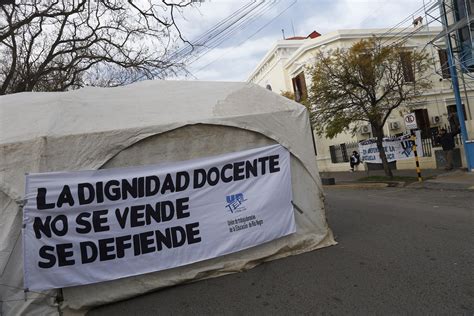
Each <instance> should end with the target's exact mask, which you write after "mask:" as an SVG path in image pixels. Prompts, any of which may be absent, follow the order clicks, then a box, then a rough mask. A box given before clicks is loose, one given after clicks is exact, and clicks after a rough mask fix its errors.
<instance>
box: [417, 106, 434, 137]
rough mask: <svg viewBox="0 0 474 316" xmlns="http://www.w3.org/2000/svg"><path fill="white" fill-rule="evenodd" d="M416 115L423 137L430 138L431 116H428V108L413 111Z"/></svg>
mask: <svg viewBox="0 0 474 316" xmlns="http://www.w3.org/2000/svg"><path fill="white" fill-rule="evenodd" d="M413 112H414V113H415V117H416V124H417V125H418V129H419V130H420V131H421V138H430V137H431V130H430V117H429V116H428V110H427V109H418V110H415V111H413Z"/></svg>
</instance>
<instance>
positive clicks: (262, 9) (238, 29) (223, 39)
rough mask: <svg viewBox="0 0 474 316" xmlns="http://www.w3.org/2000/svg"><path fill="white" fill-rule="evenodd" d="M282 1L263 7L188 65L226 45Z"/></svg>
mask: <svg viewBox="0 0 474 316" xmlns="http://www.w3.org/2000/svg"><path fill="white" fill-rule="evenodd" d="M279 1H280V0H278V1H276V2H275V1H272V2H269V6H267V7H263V8H261V10H260V12H257V14H256V15H254V16H251V17H249V18H248V19H247V20H243V21H242V22H241V24H240V25H239V26H240V27H239V28H235V29H232V30H231V31H229V32H228V33H226V34H225V37H224V38H221V40H220V41H218V42H217V43H214V45H213V46H212V47H210V48H209V50H207V51H206V52H203V53H202V54H201V55H199V56H197V57H195V58H194V59H192V58H193V56H191V57H190V59H191V61H189V62H188V63H189V64H192V63H194V62H196V61H197V60H199V59H201V58H202V57H204V56H205V55H207V54H208V53H209V52H211V51H212V50H213V49H215V48H217V47H219V46H220V45H221V44H222V43H224V42H225V41H226V40H227V39H228V38H229V37H230V36H231V35H232V34H235V33H236V32H238V31H242V30H244V29H245V28H247V27H249V26H250V24H251V23H252V22H253V21H254V20H256V19H257V18H258V16H260V15H263V14H265V13H266V12H267V11H269V10H270V9H271V6H272V5H274V4H275V3H278V2H279ZM243 24H246V25H243Z"/></svg>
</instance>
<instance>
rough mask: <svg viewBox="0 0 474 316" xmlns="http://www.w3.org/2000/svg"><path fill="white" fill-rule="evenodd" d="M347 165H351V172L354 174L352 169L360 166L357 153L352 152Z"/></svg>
mask: <svg viewBox="0 0 474 316" xmlns="http://www.w3.org/2000/svg"><path fill="white" fill-rule="evenodd" d="M349 163H350V164H351V172H354V168H356V169H357V166H358V165H359V164H360V156H359V153H358V152H357V151H355V150H354V151H353V152H352V155H351V158H350V161H349Z"/></svg>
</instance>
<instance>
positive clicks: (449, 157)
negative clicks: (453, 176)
mask: <svg viewBox="0 0 474 316" xmlns="http://www.w3.org/2000/svg"><path fill="white" fill-rule="evenodd" d="M457 134H459V128H456V129H455V131H454V132H450V133H448V132H447V131H446V129H445V128H442V129H441V130H440V131H439V135H438V137H437V138H436V140H437V142H438V143H439V144H440V145H441V147H442V148H443V153H444V158H445V159H446V165H445V167H444V169H445V170H452V169H453V167H454V166H453V153H454V151H453V150H454V147H456V144H455V143H454V136H456V135H457Z"/></svg>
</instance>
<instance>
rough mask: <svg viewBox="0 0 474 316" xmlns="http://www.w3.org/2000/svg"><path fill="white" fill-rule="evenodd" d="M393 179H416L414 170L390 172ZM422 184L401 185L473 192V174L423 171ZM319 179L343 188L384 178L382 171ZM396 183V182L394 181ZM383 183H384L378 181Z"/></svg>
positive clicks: (330, 174)
mask: <svg viewBox="0 0 474 316" xmlns="http://www.w3.org/2000/svg"><path fill="white" fill-rule="evenodd" d="M392 172H393V175H394V176H395V177H417V174H416V172H415V170H392ZM421 175H422V177H423V179H424V181H423V182H414V183H403V182H402V183H401V184H400V185H402V186H403V185H409V186H410V187H413V188H426V189H439V190H474V173H473V172H467V171H465V170H461V169H457V170H453V171H445V170H442V169H425V170H422V171H421ZM320 176H321V178H334V179H335V182H336V185H338V186H339V185H340V186H343V187H357V186H360V187H361V188H363V187H365V186H366V183H364V182H361V181H360V180H361V179H362V178H366V177H369V176H385V173H384V171H383V170H373V171H369V172H367V171H356V172H350V171H347V172H320ZM395 181H397V180H395ZM380 182H384V181H380Z"/></svg>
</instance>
